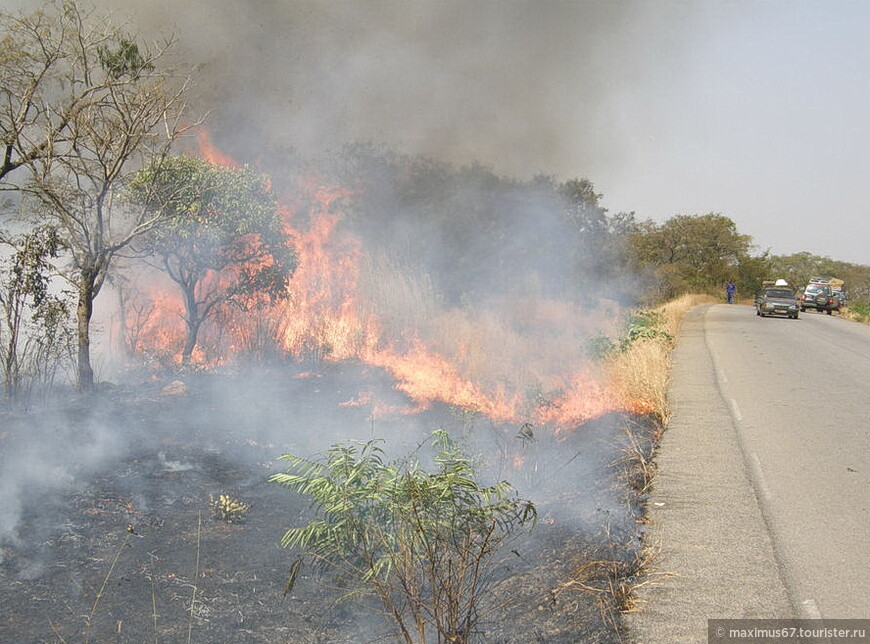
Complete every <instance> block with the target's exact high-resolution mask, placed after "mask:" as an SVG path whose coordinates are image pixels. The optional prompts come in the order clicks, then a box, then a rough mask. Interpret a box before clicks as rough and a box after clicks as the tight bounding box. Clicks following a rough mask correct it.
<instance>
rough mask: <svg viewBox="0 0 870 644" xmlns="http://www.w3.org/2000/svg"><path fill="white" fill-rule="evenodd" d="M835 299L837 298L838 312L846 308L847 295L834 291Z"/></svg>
mask: <svg viewBox="0 0 870 644" xmlns="http://www.w3.org/2000/svg"><path fill="white" fill-rule="evenodd" d="M834 297H835V298H837V310H839V309H841V308H843V307H844V306H846V294H845V293H843V291H836V290H835V291H834Z"/></svg>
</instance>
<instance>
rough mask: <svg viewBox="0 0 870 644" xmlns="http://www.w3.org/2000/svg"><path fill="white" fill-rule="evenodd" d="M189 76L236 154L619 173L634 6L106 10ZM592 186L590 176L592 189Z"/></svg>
mask: <svg viewBox="0 0 870 644" xmlns="http://www.w3.org/2000/svg"><path fill="white" fill-rule="evenodd" d="M97 6H98V7H100V8H102V9H115V10H117V15H118V18H119V19H121V18H122V17H126V16H130V25H131V29H134V30H136V31H139V32H141V33H142V34H143V36H145V37H147V36H148V35H149V34H154V35H156V34H165V33H169V32H173V31H174V32H175V33H177V35H178V38H179V42H178V54H179V56H178V60H177V61H176V62H177V64H178V65H179V67H189V66H194V67H195V68H196V71H195V73H194V79H195V81H196V84H197V88H196V89H195V92H194V95H195V99H196V102H197V105H198V107H199V108H200V109H201V110H209V111H210V116H209V128H210V129H211V130H212V131H213V132H215V135H216V139H217V142H218V143H219V144H220V145H221V146H222V147H224V148H226V149H228V151H229V152H231V153H233V154H236V155H239V156H243V157H247V158H256V157H257V155H258V151H260V150H261V149H262V147H264V146H269V145H283V146H287V147H292V148H294V149H296V150H299V151H301V152H303V153H304V154H312V153H314V154H319V153H321V152H322V151H323V150H325V149H332V148H335V147H336V146H338V145H341V144H343V143H345V142H348V141H370V140H371V141H378V142H384V143H386V144H388V145H390V146H392V147H395V148H396V149H399V150H401V151H404V152H407V153H409V154H422V155H426V156H432V157H436V158H440V159H443V160H445V161H449V162H453V163H459V164H466V163H471V162H474V161H479V162H481V163H483V164H485V165H488V166H492V167H493V168H494V169H495V170H496V171H497V172H499V173H507V174H511V175H514V176H520V177H528V176H531V175H532V174H535V173H546V174H550V173H554V172H569V173H571V175H573V176H578V175H585V176H589V175H590V174H591V171H592V170H593V169H596V168H602V167H605V166H607V165H608V164H611V163H614V162H615V161H616V160H617V159H616V158H615V155H618V153H619V152H618V150H616V149H615V148H613V139H612V134H613V133H612V132H608V131H607V130H608V123H609V122H610V120H609V118H610V117H609V115H608V112H607V110H608V106H607V97H608V96H609V95H610V92H611V90H612V86H613V82H614V78H613V74H615V73H619V70H615V69H614V68H613V67H612V66H611V64H610V59H611V57H612V56H613V55H616V54H617V52H614V51H612V48H613V47H614V41H617V42H618V41H619V38H618V37H619V36H620V35H621V34H622V33H623V32H624V31H625V30H626V25H628V24H630V23H631V22H632V20H631V18H632V15H633V13H634V12H636V11H637V10H638V7H635V5H634V3H631V2H618V3H615V2H546V3H541V2H530V1H516V0H508V1H505V0H484V1H477V2H465V1H463V0H446V1H438V2H424V1H419V0H415V1H411V2H399V1H392V0H390V1H386V0H368V1H366V2H355V1H345V0H340V1H336V2H312V1H306V0H294V1H290V2H288V1H285V0H273V1H271V2H255V3H253V2H235V3H214V2H206V1H203V0H199V1H193V2H185V3H177V2H169V1H167V0H156V1H154V2H149V3H141V2H135V1H133V0H112V1H111V2H109V1H105V0H104V1H103V2H99V3H98V4H97ZM590 178H591V179H592V180H593V181H594V180H595V177H594V176H591V177H590Z"/></svg>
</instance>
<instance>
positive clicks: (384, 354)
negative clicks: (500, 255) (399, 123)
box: [126, 134, 627, 427]
mask: <svg viewBox="0 0 870 644" xmlns="http://www.w3.org/2000/svg"><path fill="white" fill-rule="evenodd" d="M199 144H200V148H201V154H202V156H203V157H204V158H206V159H207V160H209V161H210V162H212V163H217V164H220V165H224V166H229V167H237V166H238V165H239V164H237V163H236V162H235V161H234V160H233V159H231V158H229V157H227V156H226V155H225V154H223V153H222V152H221V151H220V150H218V149H217V148H216V147H215V146H213V145H212V144H211V142H210V140H209V139H208V136H207V135H206V134H202V135H201V136H200V140H199ZM353 196H354V193H353V192H352V191H351V190H349V189H347V188H344V187H341V186H334V185H330V183H329V182H327V181H323V180H319V179H309V180H308V182H307V183H305V184H304V185H303V187H302V189H301V190H299V193H298V194H296V195H294V196H293V198H291V199H286V200H284V202H285V203H284V204H283V205H282V206H281V213H282V215H283V217H284V222H285V230H286V231H287V233H288V235H289V236H290V238H291V239H292V243H293V245H294V248H295V251H296V255H297V258H298V266H297V268H296V270H295V272H294V273H293V275H292V277H291V279H290V284H289V294H288V295H289V296H288V298H287V299H286V300H285V301H283V302H281V303H280V304H278V305H275V306H272V307H261V308H260V309H259V310H258V311H257V313H256V314H250V313H239V312H234V311H230V310H228V311H226V312H225V313H224V316H225V317H224V318H223V319H222V320H220V324H212V325H211V326H210V327H209V328H208V329H203V331H202V332H201V335H200V343H199V344H200V347H199V351H198V353H197V354H196V356H195V358H196V359H197V360H200V361H205V362H207V363H208V364H220V363H222V362H224V361H227V360H231V359H232V358H233V357H234V353H237V352H240V351H242V350H251V347H253V346H255V345H256V341H255V340H254V339H253V336H257V337H259V338H262V337H263V336H264V334H265V335H266V336H268V337H271V339H272V340H271V341H272V342H273V343H274V344H275V345H276V347H277V348H278V349H279V350H280V351H283V352H284V353H285V354H286V355H288V356H291V357H293V358H295V359H297V360H300V361H306V360H315V361H316V360H326V361H343V360H351V359H352V360H359V361H361V362H362V363H365V364H368V365H372V366H375V367H378V368H381V369H383V370H385V371H387V372H389V373H390V374H391V375H392V376H393V377H394V379H395V381H396V385H395V387H396V389H397V390H399V391H401V392H403V393H404V394H405V395H407V396H408V398H409V399H410V400H411V401H412V402H413V406H412V407H409V408H407V409H404V410H402V412H403V413H410V412H416V411H420V410H423V409H426V408H428V407H429V406H430V405H431V404H432V403H433V402H435V401H438V402H442V403H445V404H449V405H454V406H456V407H458V408H462V409H465V410H469V411H472V412H475V413H479V414H482V415H484V416H486V417H487V418H490V419H491V420H493V421H495V422H523V421H526V420H531V421H533V422H534V423H536V424H540V425H544V424H549V425H553V426H556V427H567V426H576V425H577V424H580V423H582V422H584V421H586V420H589V419H591V418H595V417H597V416H600V415H602V414H604V413H607V412H608V411H612V410H614V409H618V408H621V409H625V408H626V407H627V406H626V405H625V404H622V403H620V402H619V396H618V395H617V394H616V393H615V392H614V391H611V390H610V389H609V388H608V386H607V385H605V384H602V382H603V381H602V379H601V378H600V377H598V376H597V374H595V373H593V371H592V370H590V369H589V368H580V369H577V370H576V371H575V372H574V373H573V374H570V375H568V376H560V375H558V374H545V373H543V367H541V366H540V365H529V364H528V363H529V362H530V361H531V359H530V358H529V355H530V354H532V353H533V352H535V351H538V350H539V349H540V347H538V346H536V344H535V340H532V341H530V342H529V345H530V348H528V349H527V350H526V353H525V354H522V353H520V352H518V353H517V355H511V354H510V352H508V351H507V348H506V346H505V344H507V343H513V344H516V343H517V341H518V340H517V339H516V338H518V337H520V336H519V335H518V333H519V332H513V331H512V332H511V333H510V334H508V333H505V332H503V331H502V329H501V328H500V327H499V326H498V323H497V322H494V321H493V320H494V319H495V318H496V317H497V316H492V315H490V316H489V317H486V316H481V317H479V318H473V317H471V318H470V319H468V320H465V321H464V322H463V324H464V326H463V329H465V331H464V334H466V335H468V336H469V338H468V339H467V341H459V340H455V341H451V342H442V343H441V345H442V346H441V349H442V350H441V351H435V350H433V348H432V347H433V343H432V342H431V339H429V340H427V336H426V334H425V333H423V332H421V329H416V328H410V329H406V330H405V332H404V333H403V334H402V335H401V337H398V338H397V337H387V334H386V333H385V331H384V329H385V328H387V327H390V326H391V325H385V324H383V322H382V320H381V319H380V318H379V316H378V312H377V311H375V310H373V307H372V306H371V303H370V302H366V301H364V298H363V296H362V295H361V292H362V288H361V266H363V263H364V261H365V260H366V251H365V249H364V248H363V245H362V242H361V240H360V239H359V238H357V237H356V236H354V235H353V234H352V233H351V232H350V231H349V230H348V228H347V227H346V226H343V225H342V223H343V220H342V213H341V205H342V203H343V201H344V200H346V199H348V198H352V197H353ZM213 279H220V275H215V276H213ZM149 301H150V303H151V306H152V307H153V311H152V312H151V314H150V315H149V316H148V318H147V320H146V321H145V322H144V323H143V322H142V321H141V320H139V327H140V328H139V331H138V333H137V350H138V351H140V352H141V351H152V352H153V351H155V350H157V348H158V347H159V348H160V349H159V350H161V351H164V352H165V351H167V350H168V349H167V347H170V346H172V347H175V350H174V353H173V355H175V356H176V358H175V359H176V360H177V356H178V355H179V353H180V345H181V341H182V340H183V307H182V305H181V299H180V297H179V296H178V295H177V294H176V293H175V292H173V291H171V290H170V291H166V290H159V289H158V290H154V291H152V292H151V293H150V295H149ZM556 309H558V307H557V306H555V305H553V306H550V307H549V308H548V307H547V306H544V307H540V310H539V311H538V315H539V316H541V317H545V318H547V319H546V321H548V322H549V321H550V318H553V319H556V318H557V315H556V314H555V313H554V312H553V311H554V310H556ZM466 315H471V314H466ZM451 316H452V317H451ZM443 317H444V320H447V321H448V322H452V323H454V324H456V323H457V319H458V317H459V316H458V315H457V314H456V313H455V312H448V313H445V315H444V316H443ZM529 317H530V318H532V317H533V316H529ZM126 319H127V326H128V329H129V327H130V325H131V324H132V321H131V316H130V314H129V312H128V314H127V317H126ZM444 320H442V322H444ZM556 321H558V320H556ZM526 322H528V320H526ZM562 322H565V324H567V325H571V324H578V325H579V324H580V323H579V322H577V321H576V317H574V318H571V317H568V316H566V319H565V320H562ZM445 324H447V323H446V322H445ZM430 332H431V329H430ZM474 333H480V334H481V335H482V336H488V337H486V338H483V339H481V338H476V337H474V335H473V334H474ZM443 335H444V336H445V337H450V333H444V334H443ZM454 335H456V334H454ZM259 341H260V342H262V339H260V340H259ZM436 344H437V343H436ZM201 347H208V350H202V348H201ZM556 352H558V353H563V354H566V351H565V350H564V349H562V348H558V347H557V348H556V349H555V351H554V353H556ZM562 357H563V358H565V359H568V358H570V355H566V356H562ZM541 362H544V361H543V360H541ZM488 370H489V371H490V372H491V373H490V374H487V371H488ZM481 376H482V377H481ZM533 383H542V384H533ZM536 387H537V388H538V389H539V390H541V391H545V392H552V393H551V394H549V395H548V396H541V395H538V396H537V397H535V396H533V395H530V393H529V390H532V389H535V388H536ZM545 398H546V400H544V399H545ZM344 404H345V405H347V406H359V405H368V406H370V407H371V408H372V413H373V414H375V413H377V414H386V413H396V411H397V409H396V408H395V407H386V406H384V405H383V404H381V403H378V402H377V401H373V400H372V398H371V397H370V395H368V394H363V393H360V394H359V395H357V396H355V397H353V398H351V399H350V400H348V401H347V402H346V403H344Z"/></svg>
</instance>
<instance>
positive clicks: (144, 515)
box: [0, 364, 655, 644]
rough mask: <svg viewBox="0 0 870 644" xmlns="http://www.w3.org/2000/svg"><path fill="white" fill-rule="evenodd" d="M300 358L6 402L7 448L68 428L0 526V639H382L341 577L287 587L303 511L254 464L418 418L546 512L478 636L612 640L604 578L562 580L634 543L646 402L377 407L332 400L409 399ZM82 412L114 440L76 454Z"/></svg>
mask: <svg viewBox="0 0 870 644" xmlns="http://www.w3.org/2000/svg"><path fill="white" fill-rule="evenodd" d="M296 375H302V372H301V371H300V372H299V373H297V372H296V371H295V370H293V369H288V370H286V371H284V370H273V371H271V372H269V373H268V374H261V375H260V376H258V377H256V378H254V377H251V376H250V375H246V376H244V377H241V376H239V377H235V376H234V377H227V376H215V375H206V374H198V375H189V376H187V377H186V378H185V381H186V388H185V391H186V392H187V393H186V395H184V396H174V395H169V394H164V393H161V390H162V389H163V387H162V385H163V384H164V383H162V382H154V383H152V384H150V385H147V386H140V387H139V388H136V389H127V388H117V389H115V390H113V391H112V392H111V394H110V395H109V396H107V397H105V398H103V399H101V400H93V401H90V403H89V406H88V407H85V408H83V407H81V406H78V405H74V407H73V408H68V409H66V410H63V411H62V413H61V411H59V412H58V413H57V414H56V415H54V416H52V417H41V416H39V415H33V416H29V417H24V416H21V417H18V418H17V419H14V420H13V419H9V420H10V422H9V423H6V426H7V427H8V429H7V430H6V431H7V432H8V433H7V435H6V436H5V437H4V438H3V439H2V443H0V446H2V448H3V449H2V452H3V455H4V456H3V458H4V459H9V458H15V455H16V454H18V453H20V452H19V447H20V446H23V445H24V443H25V442H26V437H27V435H28V434H30V435H31V436H32V435H34V434H35V435H39V436H43V437H45V436H49V435H51V436H52V437H53V438H52V441H53V444H55V445H57V446H61V445H64V444H65V442H66V441H68V440H69V441H70V444H69V446H68V447H67V448H64V449H63V450H62V451H63V452H64V454H65V456H66V458H65V459H63V460H56V461H54V462H53V463H52V464H51V465H49V464H47V463H46V464H45V465H44V466H43V467H39V464H38V463H36V462H31V463H30V465H31V467H32V468H33V469H35V470H37V471H38V470H43V471H44V470H46V469H54V470H55V471H56V472H57V473H58V474H59V475H60V474H62V476H59V477H58V478H57V480H56V482H55V483H54V484H53V485H47V486H39V485H30V486H28V487H26V488H22V489H21V490H20V492H19V494H18V497H19V498H20V499H21V500H22V501H23V505H22V506H21V507H22V513H21V515H20V516H19V517H18V519H17V521H16V524H15V528H14V530H10V529H9V528H8V527H7V529H6V530H5V532H4V534H3V542H2V562H0V583H3V584H4V586H5V587H6V588H7V589H8V590H9V592H7V593H5V594H4V596H3V599H2V601H0V634H2V637H0V639H3V640H4V641H16V642H19V641H20V642H26V641H51V642H76V641H86V640H87V639H88V638H89V639H90V641H115V640H124V639H128V638H130V637H134V638H137V639H140V640H141V639H145V640H146V641H186V638H187V637H188V633H189V632H192V635H193V637H192V641H220V642H233V641H238V642H250V641H259V642H275V643H279V642H280V643H290V642H315V641H321V642H331V643H342V642H354V643H359V642H365V641H383V640H382V639H379V638H382V637H383V634H384V625H383V622H382V621H381V620H379V619H371V618H367V617H365V615H364V613H362V612H360V611H359V610H357V608H356V607H355V606H354V605H353V604H348V605H344V606H340V607H336V606H335V605H334V603H335V600H336V599H337V597H338V595H337V591H336V590H334V589H332V588H330V587H329V585H328V584H323V583H321V582H320V581H319V580H318V579H317V578H316V577H314V576H312V574H311V571H310V570H308V569H307V568H305V567H303V568H302V569H301V570H299V569H296V570H295V573H296V574H295V575H294V583H293V585H292V588H291V589H290V590H289V591H287V592H286V593H285V590H286V587H287V580H288V575H290V573H291V572H292V571H294V561H295V560H296V557H295V555H294V554H293V553H289V552H286V551H283V550H282V549H281V548H280V547H279V541H280V538H281V535H282V534H283V533H284V531H285V530H286V529H287V528H289V527H291V526H293V525H298V524H299V522H300V521H301V520H304V517H305V516H306V513H307V512H309V511H310V508H309V507H308V503H307V501H305V500H304V499H302V498H301V497H295V496H294V495H292V494H289V493H288V492H287V491H286V490H283V489H281V488H279V487H278V486H274V485H270V484H268V483H267V482H266V479H267V478H268V476H269V475H270V474H272V473H274V472H276V471H279V470H280V469H281V466H280V464H278V463H277V462H276V461H275V459H276V458H277V456H278V454H280V453H281V452H282V451H286V450H290V449H292V450H294V451H297V452H299V451H302V452H304V453H311V454H314V453H317V452H319V451H320V450H323V449H325V448H326V446H327V445H328V444H329V443H330V442H332V441H333V440H336V439H338V438H341V437H349V436H357V437H361V438H368V437H370V436H372V435H377V436H384V437H387V438H388V439H389V445H390V446H391V449H393V450H395V451H397V452H398V453H404V452H407V451H408V450H413V449H414V447H415V444H416V442H417V440H418V439H417V438H416V437H417V436H419V432H420V431H430V430H431V429H435V428H439V427H440V428H445V429H449V430H451V431H452V432H453V433H454V434H455V435H457V436H464V437H465V438H464V440H467V441H468V445H469V450H470V452H471V453H474V454H479V455H480V458H481V461H480V463H481V467H482V468H483V469H482V470H481V471H482V472H483V473H484V474H485V475H486V476H488V477H492V478H493V480H509V481H511V482H512V483H514V484H515V486H516V487H517V489H518V490H519V491H520V493H521V494H522V495H523V496H524V497H528V498H530V499H531V500H533V501H534V503H535V505H536V506H537V508H538V511H539V514H540V521H539V524H538V527H537V528H536V529H535V530H534V531H532V532H531V533H530V534H529V535H525V536H524V537H523V539H522V540H520V541H519V542H516V543H514V544H512V550H513V551H512V552H510V553H504V556H503V557H502V559H501V563H500V564H499V566H498V567H497V569H496V576H495V578H494V582H495V583H494V585H493V587H492V589H491V593H490V595H489V596H488V597H487V600H486V619H485V620H484V621H483V622H482V623H481V626H480V629H481V633H480V639H481V640H482V641H487V642H501V643H505V644H507V643H513V642H529V641H547V642H556V643H564V644H568V643H572V644H573V642H576V641H599V642H614V643H615V642H618V641H620V635H619V632H620V630H619V629H620V626H619V610H620V608H619V606H618V605H617V604H616V603H613V602H609V601H608V602H607V604H606V605H607V606H608V608H607V610H603V608H602V606H603V604H602V600H601V593H599V592H598V591H596V592H594V593H580V592H574V591H575V590H577V589H572V590H571V592H570V593H569V592H568V591H567V589H566V590H563V591H558V589H559V588H560V585H562V584H564V583H565V582H566V581H568V580H570V579H572V575H573V574H574V573H573V572H572V571H575V570H577V569H578V567H581V566H583V565H584V563H585V562H587V561H611V562H625V565H630V562H632V561H633V560H634V559H635V558H636V556H637V548H638V547H639V543H640V540H639V536H640V532H641V530H642V523H638V521H639V520H640V518H641V516H642V515H641V512H642V508H641V506H640V504H639V502H638V495H637V493H636V491H635V490H634V489H632V488H631V486H629V485H627V484H626V481H625V478H624V474H623V469H622V468H621V467H619V466H617V463H618V462H620V461H621V460H622V458H623V450H624V448H625V446H626V439H625V434H624V427H625V426H626V424H631V425H632V428H633V431H635V432H641V430H642V429H643V428H646V427H647V423H649V422H651V421H649V419H646V420H645V419H642V418H637V417H632V416H625V415H621V414H607V415H605V416H602V417H599V418H597V419H595V420H591V421H589V422H587V423H585V424H583V425H580V426H578V427H576V428H575V431H572V432H567V433H563V434H557V433H556V432H554V431H552V428H548V427H544V426H524V427H518V426H516V425H511V424H506V425H502V424H497V423H493V422H492V421H490V420H489V419H487V418H486V417H484V416H483V415H480V414H467V413H459V410H456V409H455V408H451V407H449V406H446V405H433V406H432V407H431V408H430V409H429V410H427V411H424V412H419V413H418V414H416V415H414V416H407V415H402V414H398V415H396V414H392V415H390V414H388V415H385V416H382V417H380V418H378V419H374V418H372V416H371V414H372V411H373V407H372V405H371V404H368V403H363V404H360V405H355V406H342V405H341V404H340V403H341V402H343V401H344V400H346V399H347V398H346V397H347V396H348V385H349V384H350V383H354V385H355V386H358V385H359V383H360V382H361V381H367V382H368V388H369V389H370V390H371V391H372V392H379V391H380V394H376V396H375V397H378V396H380V397H383V398H385V401H384V402H386V403H388V404H389V405H390V406H391V407H393V408H396V409H401V408H402V407H403V406H407V400H405V401H404V403H403V402H402V399H403V398H404V396H403V395H402V394H401V393H399V392H396V391H395V390H393V389H392V388H391V387H389V386H388V383H389V377H388V375H387V374H386V373H385V372H378V371H373V370H372V368H371V367H367V366H364V365H356V366H352V365H349V364H342V365H320V366H319V367H318V368H317V369H316V370H315V371H313V372H312V371H310V370H308V371H307V373H305V374H304V375H305V377H295V376H296ZM381 378H383V379H384V383H381V384H379V383H378V382H376V381H377V380H378V379H381ZM382 385H387V386H382ZM327 409H328V410H330V413H329V414H326V413H325V412H324V410H327ZM77 416H78V418H79V420H78V421H76V420H74V419H75V418H76V417H77ZM96 418H100V419H101V421H100V422H102V423H104V424H105V425H106V426H108V427H114V428H115V430H114V431H117V432H119V434H120V433H122V432H123V436H124V439H123V440H124V443H123V444H119V445H117V446H116V448H115V449H114V450H113V451H112V452H111V453H106V454H105V455H104V457H103V458H100V459H96V458H94V459H93V460H92V461H91V462H90V464H89V465H88V466H87V467H77V466H76V462H77V461H78V460H79V458H80V454H79V451H81V450H87V449H88V446H87V443H88V440H87V435H88V430H87V427H88V426H89V425H90V424H91V423H93V422H94V420H95V419H96ZM654 426H655V423H652V424H651V425H649V427H650V428H651V427H654ZM639 435H640V434H639ZM119 438H120V436H119ZM517 457H519V458H517ZM35 458H36V456H35V455H31V459H35ZM220 495H224V496H225V497H226V498H228V499H230V500H238V499H243V500H244V501H243V503H244V504H245V507H246V513H245V517H244V519H245V520H244V521H235V522H227V521H226V520H224V519H223V517H222V516H220V513H218V514H214V516H213V515H212V512H210V510H214V502H215V500H219V499H220ZM128 526H129V529H128ZM621 566H622V564H619V565H617V564H613V566H611V567H610V568H608V567H607V566H604V567H600V569H596V570H595V571H593V572H594V575H593V574H590V575H587V576H585V577H584V580H585V582H584V583H586V582H588V583H589V584H590V585H594V586H595V587H596V588H606V587H607V585H608V583H613V584H614V588H617V589H618V588H619V587H620V586H618V584H617V582H616V581H612V582H608V581H607V580H608V579H610V578H612V574H613V571H614V570H622V569H623V568H622V567H621ZM557 591H558V592H557ZM554 592H556V595H555V598H554V596H553V593H554ZM285 594H286V596H285ZM83 615H85V616H86V615H90V617H88V618H87V619H84V620H83V618H82V617H80V616H83Z"/></svg>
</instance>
